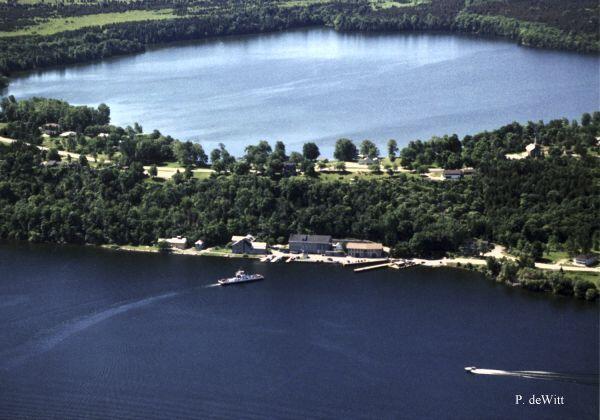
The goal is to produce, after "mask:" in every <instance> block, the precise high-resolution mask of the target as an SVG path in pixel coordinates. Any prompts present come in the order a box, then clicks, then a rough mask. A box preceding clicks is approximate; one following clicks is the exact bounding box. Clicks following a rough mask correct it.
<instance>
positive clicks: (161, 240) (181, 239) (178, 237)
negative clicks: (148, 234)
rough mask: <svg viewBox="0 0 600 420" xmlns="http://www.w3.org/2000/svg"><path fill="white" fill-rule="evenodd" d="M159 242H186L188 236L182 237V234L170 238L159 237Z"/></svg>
mask: <svg viewBox="0 0 600 420" xmlns="http://www.w3.org/2000/svg"><path fill="white" fill-rule="evenodd" d="M158 242H167V243H169V244H185V243H186V242H187V238H182V237H181V236H177V237H174V238H168V239H166V238H158Z"/></svg>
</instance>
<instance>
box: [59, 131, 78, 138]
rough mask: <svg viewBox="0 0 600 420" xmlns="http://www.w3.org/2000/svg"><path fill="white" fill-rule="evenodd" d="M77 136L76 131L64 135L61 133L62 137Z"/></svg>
mask: <svg viewBox="0 0 600 420" xmlns="http://www.w3.org/2000/svg"><path fill="white" fill-rule="evenodd" d="M76 135H77V133H76V132H74V131H65V132H64V133H60V137H71V136H76Z"/></svg>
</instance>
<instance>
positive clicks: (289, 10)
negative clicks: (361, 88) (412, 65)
mask: <svg viewBox="0 0 600 420" xmlns="http://www.w3.org/2000/svg"><path fill="white" fill-rule="evenodd" d="M526 3H527V4H529V3H531V2H525V1H522V0H510V1H494V0H490V1H466V2H465V1H464V0H430V1H420V0H412V1H397V2H378V1H374V0H352V1H341V0H340V1H311V0H307V1H261V2H246V1H241V0H240V1H230V2H225V1H222V0H211V1H197V0H186V1H182V2H177V3H176V4H175V5H173V4H172V2H166V1H164V0H144V1H128V2H122V1H103V2H96V1H88V2H56V3H55V2H52V3H50V2H48V3H46V2H25V3H21V2H19V1H13V0H11V1H8V2H6V3H0V27H2V28H3V30H4V31H7V32H2V34H3V35H4V36H1V37H0V74H4V75H9V74H10V73H12V72H15V71H20V70H29V69H34V68H41V67H47V66H53V65H62V64H72V63H80V62H86V61H90V60H96V59H102V58H106V57H110V56H114V55H118V54H126V53H135V52H140V51H144V50H145V48H146V47H147V46H148V45H151V44H157V43H165V42H173V41H180V40H192V39H200V38H204V37H209V36H219V35H231V34H250V33H258V32H269V31H281V30H285V29H290V28H296V27H305V26H316V25H317V26H329V27H332V28H335V29H336V30H340V31H414V30H436V31H458V32H466V33H474V34H480V35H493V36H502V37H507V38H510V39H514V40H516V41H517V42H519V43H521V44H524V45H530V46H535V47H547V48H561V49H569V50H576V51H581V52H598V51H600V34H599V30H598V13H599V10H600V9H599V6H598V4H597V3H596V2H594V1H592V0H577V1H572V2H569V4H568V5H564V4H560V2H559V1H558V0H538V1H536V2H533V4H530V5H529V6H527V5H526ZM136 10H146V11H165V10H168V11H169V13H172V18H169V19H161V20H142V21H139V20H135V19H134V20H133V21H131V22H120V23H110V21H108V22H104V21H102V20H101V19H100V18H101V17H102V16H106V14H108V13H121V12H125V11H136ZM82 16H94V17H98V18H99V22H102V23H98V24H97V25H94V26H86V27H82V28H79V27H76V29H72V30H71V29H70V30H65V31H59V32H57V33H52V34H48V35H41V34H37V32H36V31H35V28H36V26H35V25H37V24H39V23H40V22H41V23H43V22H48V21H50V20H52V19H55V20H57V21H58V22H63V21H62V20H61V19H63V18H64V22H65V23H66V22H69V21H70V22H75V20H74V19H78V18H80V17H82ZM68 18H70V19H71V20H69V19H68ZM23 28H25V29H27V28H31V30H30V32H28V33H27V34H25V35H20V36H10V31H15V30H19V29H23ZM1 82H2V81H1V80H0V83H1ZM0 88H1V86H0Z"/></svg>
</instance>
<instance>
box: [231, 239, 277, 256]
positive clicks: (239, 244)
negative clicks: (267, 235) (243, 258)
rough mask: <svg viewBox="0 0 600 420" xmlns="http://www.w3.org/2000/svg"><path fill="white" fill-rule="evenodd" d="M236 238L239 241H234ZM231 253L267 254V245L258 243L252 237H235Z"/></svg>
mask: <svg viewBox="0 0 600 420" xmlns="http://www.w3.org/2000/svg"><path fill="white" fill-rule="evenodd" d="M234 238H235V239H237V240H235V241H234ZM231 239H232V244H231V252H233V253H234V254H254V255H257V254H267V253H268V251H267V243H266V242H256V241H255V240H254V237H253V236H252V235H246V236H233V237H232V238H231Z"/></svg>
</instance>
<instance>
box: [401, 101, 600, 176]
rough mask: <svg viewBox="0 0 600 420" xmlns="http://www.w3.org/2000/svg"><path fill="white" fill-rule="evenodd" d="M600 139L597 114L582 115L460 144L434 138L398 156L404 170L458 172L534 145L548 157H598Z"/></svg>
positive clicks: (455, 140) (512, 126)
mask: <svg viewBox="0 0 600 420" xmlns="http://www.w3.org/2000/svg"><path fill="white" fill-rule="evenodd" d="M598 136H600V112H598V111H596V112H594V113H592V114H589V113H584V114H583V115H582V117H581V120H580V121H577V120H573V121H569V120H568V119H566V118H563V119H557V120H552V121H550V122H548V123H544V122H543V121H539V122H537V123H536V122H528V123H527V124H526V125H522V124H519V123H517V122H514V123H512V124H508V125H506V126H504V127H501V128H499V129H497V130H493V131H485V132H483V133H479V134H476V135H473V136H471V135H467V136H465V137H464V138H463V139H462V141H461V140H459V138H458V136H456V135H451V136H448V135H446V136H443V137H433V138H431V139H430V140H429V141H426V142H423V141H421V140H415V141H411V142H409V143H408V145H407V146H406V147H405V148H404V149H402V151H401V153H400V162H401V164H402V166H403V167H405V168H409V169H416V170H418V171H419V172H426V170H427V168H429V167H431V166H437V167H440V168H444V169H457V168H462V167H463V166H467V167H477V166H479V165H481V164H485V163H486V162H489V161H492V160H497V159H504V156H505V155H506V154H508V153H521V152H523V151H524V150H525V147H526V146H527V145H528V144H531V143H534V142H537V143H538V145H539V146H540V147H542V148H544V149H545V150H546V153H547V154H548V155H549V156H554V157H559V156H561V155H564V154H567V155H570V154H576V155H578V156H583V157H585V156H587V155H588V153H589V152H590V151H593V152H595V153H596V154H597V153H598V151H599V149H598V140H597V137H598Z"/></svg>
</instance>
